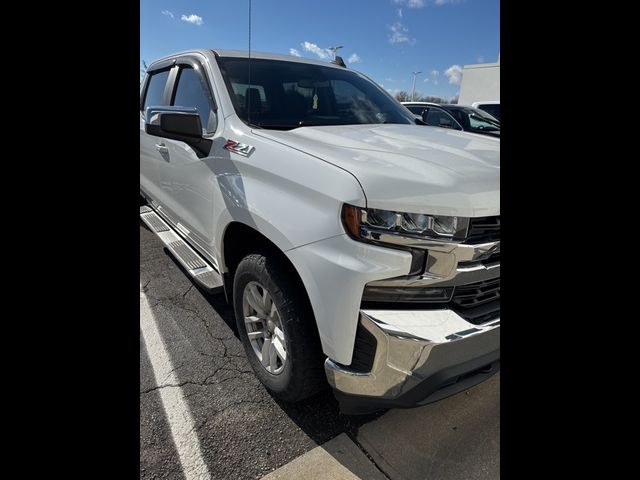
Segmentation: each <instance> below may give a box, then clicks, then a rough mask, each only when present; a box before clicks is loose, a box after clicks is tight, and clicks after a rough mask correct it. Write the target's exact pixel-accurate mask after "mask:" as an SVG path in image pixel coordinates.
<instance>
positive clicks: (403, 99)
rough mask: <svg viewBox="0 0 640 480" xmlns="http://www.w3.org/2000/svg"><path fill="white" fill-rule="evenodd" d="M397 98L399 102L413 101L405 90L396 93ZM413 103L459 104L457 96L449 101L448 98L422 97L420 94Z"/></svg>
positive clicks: (414, 98)
mask: <svg viewBox="0 0 640 480" xmlns="http://www.w3.org/2000/svg"><path fill="white" fill-rule="evenodd" d="M395 98H396V100H398V101H399V102H409V101H411V95H410V94H409V93H408V92H406V91H404V90H400V91H399V92H398V93H396V94H395ZM454 100H455V101H454ZM413 101H414V102H430V103H457V102H458V97H457V96H455V97H453V98H452V99H447V98H441V97H433V96H430V95H422V94H421V93H419V92H418V93H416V94H415V95H414V97H413Z"/></svg>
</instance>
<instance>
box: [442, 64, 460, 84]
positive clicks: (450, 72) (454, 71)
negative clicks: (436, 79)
mask: <svg viewBox="0 0 640 480" xmlns="http://www.w3.org/2000/svg"><path fill="white" fill-rule="evenodd" d="M444 74H445V75H446V77H447V78H448V79H449V83H450V84H453V85H460V80H462V67H461V66H460V65H451V66H450V67H449V68H447V69H446V70H445V71H444Z"/></svg>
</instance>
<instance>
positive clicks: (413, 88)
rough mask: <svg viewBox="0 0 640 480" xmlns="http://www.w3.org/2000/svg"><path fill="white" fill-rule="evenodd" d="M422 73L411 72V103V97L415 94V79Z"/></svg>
mask: <svg viewBox="0 0 640 480" xmlns="http://www.w3.org/2000/svg"><path fill="white" fill-rule="evenodd" d="M421 73H422V72H413V87H411V101H412V102H413V96H414V95H415V93H416V77H417V76H418V75H420V74H421Z"/></svg>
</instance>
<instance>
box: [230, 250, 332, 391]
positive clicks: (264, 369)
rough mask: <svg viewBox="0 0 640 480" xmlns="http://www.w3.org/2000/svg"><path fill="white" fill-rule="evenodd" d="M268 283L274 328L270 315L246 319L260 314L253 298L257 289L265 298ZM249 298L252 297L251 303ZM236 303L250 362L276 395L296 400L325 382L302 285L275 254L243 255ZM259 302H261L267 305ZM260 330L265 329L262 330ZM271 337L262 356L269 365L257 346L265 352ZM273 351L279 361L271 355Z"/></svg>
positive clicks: (237, 276)
mask: <svg viewBox="0 0 640 480" xmlns="http://www.w3.org/2000/svg"><path fill="white" fill-rule="evenodd" d="M265 289H266V291H267V293H268V296H269V297H271V299H272V304H274V305H275V309H276V310H270V311H271V312H273V315H272V316H270V317H268V318H270V319H272V324H273V325H275V327H274V331H273V333H268V332H267V330H268V328H269V327H268V326H267V324H269V321H263V320H260V321H255V322H253V321H251V322H249V324H247V323H246V322H245V316H248V317H249V318H251V319H255V318H258V317H261V315H259V313H258V310H255V309H254V308H253V307H252V306H251V303H254V304H255V303H256V297H255V295H252V292H253V293H255V292H257V293H258V297H260V298H263V299H264V290H265ZM245 294H246V295H247V297H245ZM251 299H253V301H252V302H251V303H250V301H251ZM258 303H259V302H258ZM267 304H269V303H268V299H267ZM233 305H234V310H235V314H236V323H237V325H238V335H239V337H240V341H241V342H242V344H243V346H244V349H245V352H246V354H247V358H248V360H249V363H250V364H251V367H252V368H253V370H254V372H255V374H256V376H257V377H258V378H259V379H260V381H261V382H262V383H263V384H264V386H265V387H266V388H267V389H268V390H269V391H270V392H271V393H272V394H273V395H274V396H275V397H277V398H279V399H281V400H284V401H287V402H297V401H300V400H303V399H305V398H308V397H310V396H311V395H313V394H315V393H317V392H318V391H320V390H322V389H323V388H325V387H326V386H327V381H326V377H325V373H324V355H323V354H322V349H321V346H320V339H319V337H318V332H317V328H316V325H315V319H314V317H313V312H312V310H311V306H310V305H309V301H308V299H307V296H306V293H305V291H304V288H303V286H302V285H301V284H300V282H299V280H298V279H297V278H296V277H295V275H293V274H292V273H291V272H290V271H289V269H287V268H285V265H284V262H283V261H282V260H281V259H280V258H278V256H277V255H268V256H265V255H263V254H250V255H247V256H246V257H244V258H243V259H242V261H241V262H240V264H239V265H238V268H237V269H236V272H235V276H234V281H233ZM258 306H260V307H261V308H262V307H263V306H264V305H262V304H259V305H258ZM271 308H273V307H271ZM252 312H253V314H250V315H246V314H247V313H252ZM279 328H281V330H280V331H278V329H279ZM260 330H263V332H264V333H262V334H261V333H260ZM249 331H251V332H252V333H253V335H252V337H253V340H250V339H249ZM282 336H283V337H284V338H281V337H282ZM267 338H268V339H269V342H270V343H269V349H268V352H270V353H269V354H268V355H267V357H268V358H267V357H265V355H262V357H263V358H267V360H266V361H265V362H266V363H267V364H271V365H267V366H265V365H263V362H262V361H261V359H260V358H259V356H258V355H259V353H258V352H260V353H263V352H265V350H264V349H265V343H266V341H267V340H266V339H267ZM260 340H262V343H260ZM252 341H253V343H252ZM278 345H280V347H279V348H278ZM282 347H284V350H285V352H284V353H285V354H286V358H285V360H284V361H283V360H282V358H281V357H282V355H281V353H282ZM272 353H273V355H272ZM274 356H275V357H276V362H275V365H273V362H272V361H271V360H272V359H273V358H274Z"/></svg>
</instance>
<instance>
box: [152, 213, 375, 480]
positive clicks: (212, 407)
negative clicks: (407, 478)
mask: <svg viewBox="0 0 640 480" xmlns="http://www.w3.org/2000/svg"><path fill="white" fill-rule="evenodd" d="M140 284H141V285H142V286H143V291H144V293H145V295H146V296H147V299H148V301H149V304H150V306H151V309H152V312H153V315H154V317H155V320H156V322H157V324H158V328H159V330H160V334H161V336H162V338H163V340H164V343H165V346H166V349H167V351H168V353H169V356H170V357H171V361H172V364H173V365H174V372H173V373H174V375H175V377H177V379H178V383H177V384H171V383H164V382H163V383H161V384H160V385H156V380H155V377H154V373H153V369H152V367H151V363H150V361H149V357H148V354H147V351H146V348H145V345H144V342H143V341H142V340H141V343H140V478H142V479H161V478H171V479H180V478H184V476H183V474H182V471H181V468H180V459H179V457H178V453H177V451H176V449H175V447H174V445H173V441H172V437H171V431H170V428H169V425H168V423H167V420H166V418H165V413H164V410H163V407H162V402H161V400H160V395H159V392H158V390H159V389H161V388H178V387H179V388H181V389H182V391H183V393H184V397H185V399H186V402H187V404H188V407H189V409H190V410H191V413H192V415H193V419H194V424H195V429H196V434H197V437H198V439H199V441H200V447H201V450H202V455H203V458H204V461H205V463H206V464H207V467H208V469H209V472H210V473H211V475H212V477H213V478H225V479H256V478H261V477H263V476H264V475H266V474H267V473H269V472H271V471H273V470H275V469H276V468H278V467H280V466H282V465H284V464H286V463H288V462H290V461H291V460H293V459H295V458H296V457H298V456H300V455H302V454H303V453H305V452H307V451H309V450H311V449H312V448H314V447H316V446H317V445H319V444H322V443H325V442H326V441H328V440H330V439H331V438H333V437H335V436H337V435H338V434H340V433H342V432H350V433H351V434H355V432H357V429H358V428H359V427H360V426H361V425H362V424H364V423H365V422H367V421H370V420H372V419H373V418H376V416H365V417H349V416H343V415H340V414H339V412H338V405H337V402H336V401H335V399H334V398H333V394H332V393H331V392H330V391H326V392H323V393H320V394H318V395H316V396H315V397H313V398H311V399H309V400H308V401H306V402H304V403H303V404H301V405H287V404H283V403H281V402H279V401H278V400H275V399H274V398H273V397H271V396H270V395H269V393H268V392H267V391H266V390H265V389H264V388H263V387H262V385H261V384H260V382H259V381H258V379H257V378H256V377H255V376H254V375H253V372H252V370H251V367H250V366H249V363H248V362H247V360H246V357H245V354H244V349H243V348H242V345H241V343H240V341H239V340H238V338H237V337H236V330H235V325H234V323H235V320H234V317H233V313H232V310H231V308H230V306H229V305H227V303H226V302H225V300H224V297H223V296H211V295H208V294H206V293H204V292H202V291H201V290H200V289H199V288H198V287H197V286H195V285H194V284H193V283H192V282H191V280H190V279H189V277H188V276H187V275H186V274H185V273H184V272H183V270H182V269H181V267H180V266H179V264H178V263H177V262H176V261H175V260H174V259H173V257H171V255H169V254H168V253H167V251H166V250H165V249H164V246H163V244H162V242H160V240H159V239H158V238H157V237H156V236H155V235H154V234H153V233H151V232H150V231H149V230H148V229H147V228H146V227H145V226H144V225H142V224H141V225H140Z"/></svg>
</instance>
